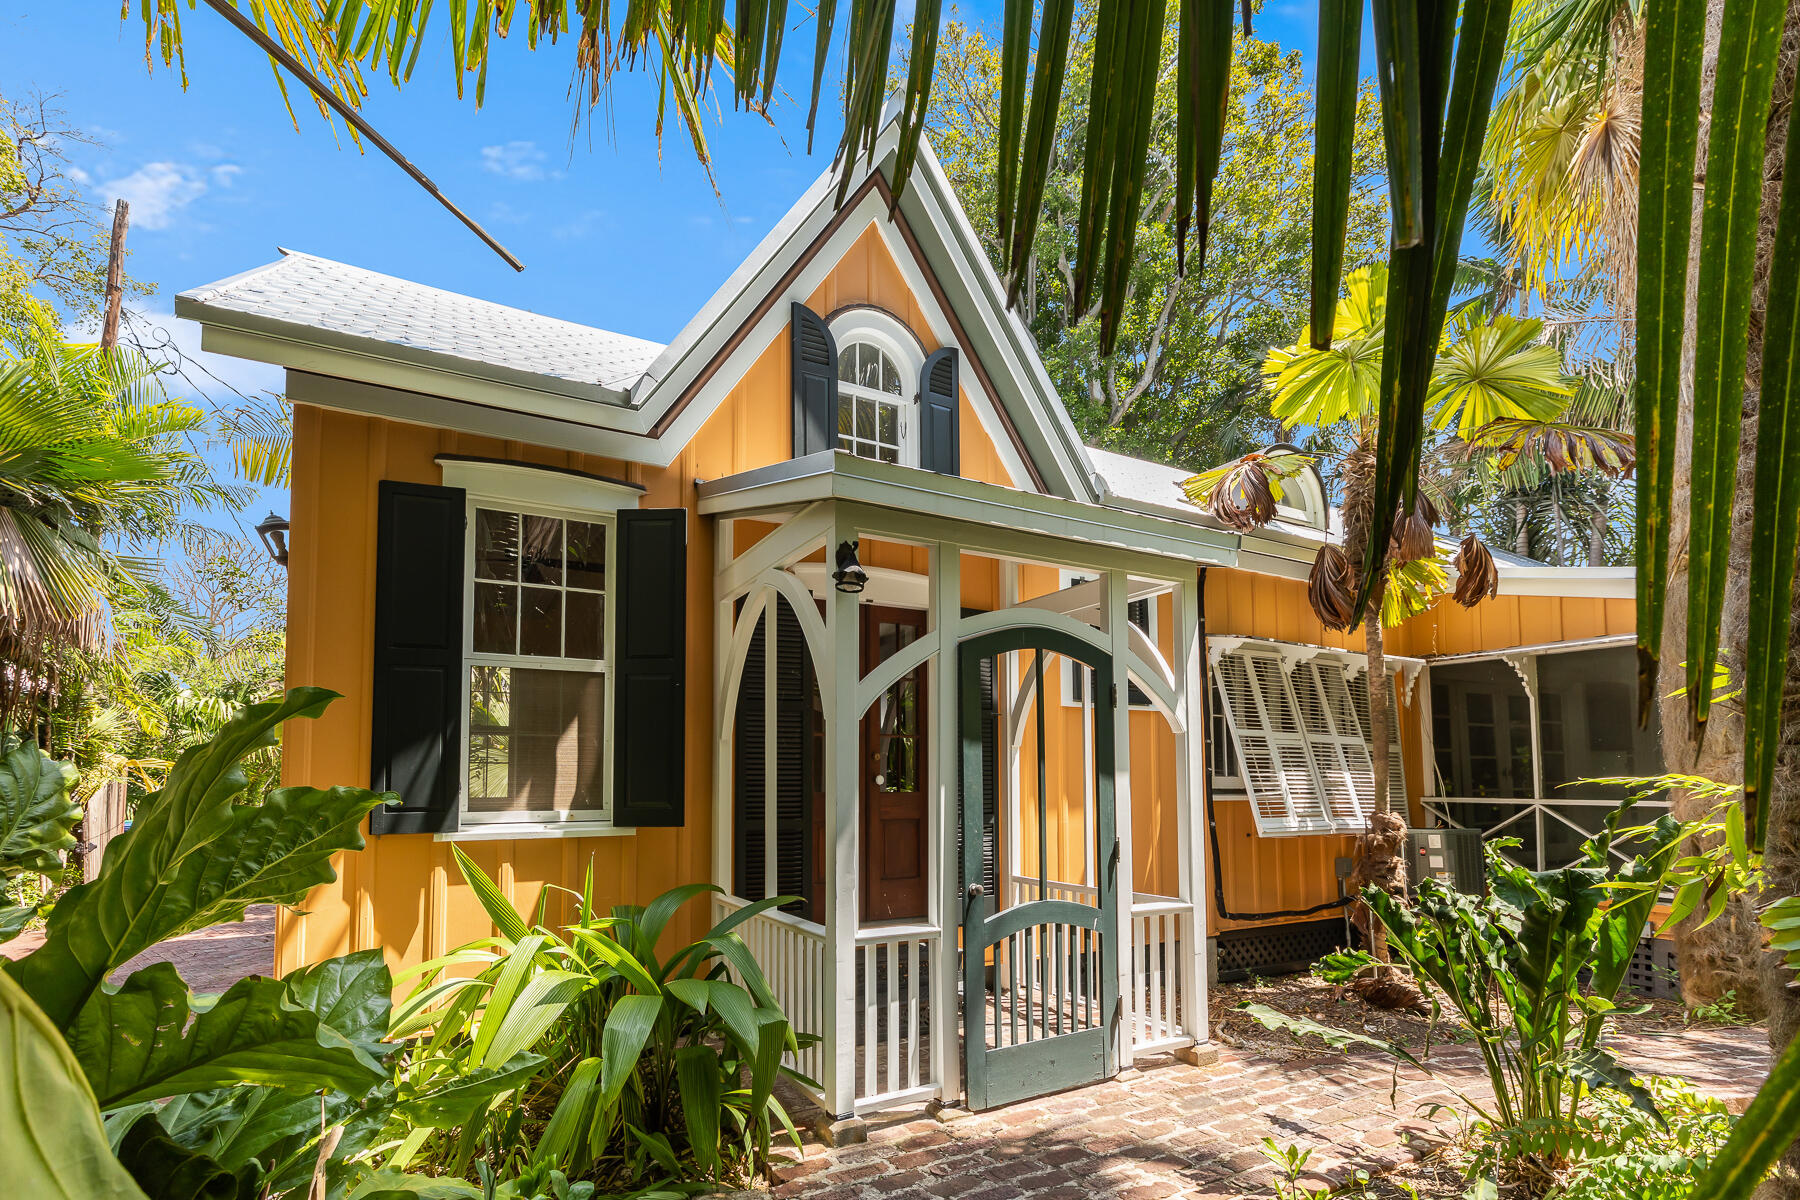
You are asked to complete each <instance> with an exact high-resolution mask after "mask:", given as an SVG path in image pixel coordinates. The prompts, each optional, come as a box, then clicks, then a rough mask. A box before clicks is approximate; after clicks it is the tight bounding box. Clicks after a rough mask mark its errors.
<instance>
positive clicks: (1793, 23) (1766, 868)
mask: <svg viewBox="0 0 1800 1200" xmlns="http://www.w3.org/2000/svg"><path fill="white" fill-rule="evenodd" d="M1714 7H1715V8H1716V7H1717V3H1716V0H1715V4H1714ZM1797 61H1800V0H1789V4H1788V10H1787V27H1786V28H1785V29H1784V30H1783V31H1782V38H1781V61H1780V65H1779V66H1778V68H1777V70H1776V74H1775V96H1774V104H1773V106H1772V112H1773V116H1772V117H1771V118H1770V120H1769V127H1768V131H1767V133H1766V135H1765V139H1766V140H1765V141H1764V143H1763V146H1764V149H1763V180H1764V183H1763V200H1762V212H1761V214H1760V216H1761V226H1762V228H1761V231H1760V240H1759V244H1758V254H1757V263H1756V268H1757V285H1758V286H1757V289H1756V292H1755V298H1754V300H1753V301H1752V303H1753V304H1754V306H1755V307H1754V309H1753V311H1752V314H1751V321H1750V360H1749V361H1750V372H1749V376H1750V377H1749V378H1748V379H1747V380H1746V381H1745V384H1746V387H1745V400H1744V411H1745V416H1746V421H1747V420H1748V416H1749V413H1750V412H1751V411H1752V410H1753V409H1754V408H1755V407H1756V403H1755V401H1756V400H1760V399H1761V390H1762V372H1761V365H1762V340H1763V319H1762V318H1763V308H1764V304H1765V297H1766V295H1767V292H1766V286H1767V284H1766V280H1767V271H1768V247H1769V243H1770V241H1771V239H1772V237H1773V233H1774V225H1775V211H1776V204H1777V197H1778V196H1779V192H1780V187H1781V183H1780V181H1781V179H1782V176H1783V174H1784V169H1785V167H1786V162H1785V150H1786V145H1787V123H1788V121H1789V120H1791V119H1792V106H1793V101H1794V93H1795V78H1794V73H1795V64H1796V62H1797ZM1771 172H1773V174H1771ZM1771 181H1773V182H1771ZM1750 441H1751V444H1752V447H1754V443H1755V439H1754V437H1752V438H1750ZM1753 485H1754V481H1753V480H1752V479H1749V478H1745V477H1740V478H1739V480H1738V485H1737V489H1738V490H1737V496H1736V498H1735V499H1736V501H1737V506H1736V507H1737V512H1735V513H1734V514H1733V515H1734V519H1735V520H1737V521H1739V522H1741V523H1744V524H1747V522H1746V521H1744V515H1745V509H1746V508H1747V505H1748V499H1749V496H1750V491H1751V489H1752V487H1753ZM1735 547H1736V537H1735V532H1734V536H1733V548H1734V550H1735ZM1788 605H1789V618H1790V620H1791V621H1792V622H1793V623H1792V624H1790V626H1789V628H1788V662H1787V673H1786V675H1785V677H1784V678H1783V679H1782V681H1781V683H1782V686H1781V690H1782V719H1781V725H1780V730H1781V732H1780V741H1779V743H1778V744H1777V746H1776V749H1775V778H1774V785H1773V786H1772V787H1771V788H1770V789H1769V826H1768V834H1767V838H1766V840H1765V841H1764V844H1763V872H1764V881H1765V885H1766V888H1767V891H1766V894H1765V897H1764V898H1765V899H1769V900H1773V899H1775V898H1777V897H1781V896H1793V895H1800V709H1797V708H1796V707H1795V702H1796V700H1797V699H1800V590H1796V591H1795V592H1794V593H1792V594H1790V596H1789V598H1788ZM1755 933H1756V934H1757V935H1758V936H1757V941H1756V944H1757V945H1758V946H1759V947H1760V946H1761V944H1762V941H1761V936H1760V934H1761V930H1760V929H1757V930H1756V931H1755ZM1759 957H1760V961H1759V962H1758V964H1757V975H1758V978H1759V981H1760V982H1761V985H1762V987H1761V993H1762V1001H1763V1007H1764V1008H1765V1009H1766V1010H1767V1014H1768V1020H1769V1046H1770V1048H1771V1049H1772V1050H1774V1051H1775V1053H1776V1054H1780V1053H1781V1052H1782V1051H1783V1050H1785V1049H1786V1048H1787V1045H1788V1043H1789V1042H1790V1041H1791V1040H1792V1039H1793V1038H1794V1036H1795V1034H1796V1033H1800V994H1797V993H1796V991H1795V989H1794V987H1793V983H1794V972H1793V971H1792V970H1791V969H1789V967H1788V966H1787V964H1786V963H1785V962H1784V961H1783V959H1782V956H1781V955H1779V954H1775V953H1772V952H1770V951H1768V950H1763V951H1762V953H1761V955H1760V956H1759ZM1757 1196H1758V1197H1759V1198H1764V1197H1766V1198H1771V1200H1796V1198H1800V1142H1796V1143H1795V1144H1794V1145H1792V1146H1789V1147H1788V1149H1787V1153H1786V1154H1784V1155H1783V1156H1782V1159H1781V1162H1780V1163H1779V1164H1778V1166H1777V1168H1776V1173H1775V1174H1774V1175H1773V1176H1771V1177H1770V1179H1769V1180H1768V1181H1767V1182H1766V1183H1764V1184H1763V1185H1762V1186H1761V1188H1759V1189H1758V1191H1757Z"/></svg>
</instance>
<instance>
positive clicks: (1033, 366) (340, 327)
mask: <svg viewBox="0 0 1800 1200" xmlns="http://www.w3.org/2000/svg"><path fill="white" fill-rule="evenodd" d="M898 139H899V122H898V113H897V111H896V113H895V114H894V118H893V119H891V120H890V121H888V122H887V124H886V126H885V128H884V130H883V132H882V134H881V136H880V137H879V138H878V139H877V142H876V146H875V151H874V154H873V155H872V156H871V158H870V159H867V160H862V161H860V162H859V163H858V165H857V167H856V169H855V171H854V173H853V174H852V176H851V179H850V183H849V189H848V199H847V200H846V202H845V203H844V204H843V205H841V206H840V205H838V204H837V188H838V182H839V181H838V178H837V176H836V174H835V173H834V171H833V170H831V169H827V170H826V171H824V172H822V173H821V174H820V175H819V177H818V179H816V180H815V181H814V182H813V184H812V186H811V187H809V188H808V189H807V190H806V192H805V193H804V194H802V195H801V197H800V198H799V200H798V201H797V202H796V203H795V204H794V205H793V207H792V208H791V209H790V210H789V211H788V213H787V214H786V215H785V216H784V217H783V218H782V219H781V220H780V221H779V222H778V223H777V224H776V225H775V227H774V228H773V229H772V230H770V232H769V234H768V235H767V236H766V237H764V238H763V240H762V242H761V243H759V244H758V246H757V247H756V249H755V250H754V251H752V252H751V254H750V256H749V257H748V258H746V259H745V260H744V262H743V263H742V264H741V265H740V266H739V267H738V269H737V270H736V271H735V272H733V274H732V275H731V277H730V278H729V279H727V280H726V281H725V283H724V284H723V285H722V286H721V287H720V288H719V289H718V290H717V291H716V292H715V293H714V294H713V296H712V297H711V298H710V299H709V300H708V301H707V302H706V304H704V305H702V306H701V308H700V310H699V311H698V312H697V313H696V314H695V315H694V317H693V319H691V320H690V321H689V322H688V323H687V325H686V326H684V327H683V329H682V330H681V331H680V333H678V334H677V335H676V337H675V338H674V340H673V341H671V342H670V343H669V344H668V345H667V346H660V345H658V344H656V343H654V342H649V341H645V340H643V339H639V338H632V337H627V336H625V335H623V334H617V333H612V332H609V331H606V330H601V329H595V328H592V327H590V326H586V325H582V324H579V323H576V322H571V321H561V320H557V319H556V318H552V317H545V316H542V315H540V314H536V313H530V312H526V311H524V310H521V309H516V308H510V307H508V306H506V305H500V304H494V303H491V302H489V301H484V300H479V299H475V298H472V297H468V296H462V295H458V294H456V293H453V292H447V291H443V290H441V289H437V288H431V287H426V286H424V285H422V284H417V283H412V282H410V281H407V280H403V279H396V278H394V277H392V276H388V275H382V274H380V273H378V272H374V271H367V270H364V269H363V268H360V267H352V266H349V265H347V264H343V263H334V262H332V261H330V260H329V259H323V258H318V257H315V256H312V255H300V254H292V253H288V252H285V251H284V252H283V254H284V257H283V258H282V259H281V260H278V261H277V262H274V263H271V264H268V265H267V266H264V267H260V268H257V269H256V270H253V271H250V272H247V273H245V274H243V275H239V276H236V277H234V278H232V279H227V280H223V281H221V282H219V283H215V284H210V285H208V286H206V287H202V288H196V289H194V290H192V291H188V292H184V293H182V294H181V295H179V296H177V297H176V301H175V312H176V315H177V316H181V317H186V318H190V319H193V320H196V321H199V322H200V323H201V324H202V325H203V326H204V327H205V330H204V338H203V342H202V344H203V345H204V346H205V347H206V348H207V349H208V350H216V351H218V352H221V353H228V354H236V355H238V356H240V357H245V358H253V359H260V360H261V361H265V362H271V363H274V364H276V365H279V366H284V367H288V368H290V369H293V370H297V371H304V372H308V373H311V374H314V375H320V376H326V377H332V378H336V379H340V380H348V381H351V382H352V384H357V383H360V384H373V385H376V386H378V387H381V388H388V389H397V390H399V391H402V392H405V393H410V394H412V395H413V398H412V399H409V400H407V401H406V402H405V406H406V411H407V412H408V413H409V414H411V419H418V420H427V421H429V422H431V423H434V424H441V425H444V426H446V427H450V428H464V429H468V430H470V431H472V432H480V433H488V434H496V433H499V434H502V435H503V436H512V437H517V438H519V439H521V440H526V441H538V442H543V443H546V444H554V445H562V446H567V447H569V448H571V449H579V450H584V451H588V452H590V453H598V454H604V455H608V456H616V457H621V458H626V459H629V460H632V461H636V462H644V463H648V464H650V465H653V466H666V465H667V464H668V463H670V462H672V461H673V460H674V458H675V456H676V455H677V454H678V453H680V451H681V449H682V448H683V447H684V446H685V445H686V443H687V441H688V440H689V439H690V438H691V437H692V436H693V434H694V433H695V432H697V431H698V429H699V428H700V426H701V424H703V423H704V421H705V419H706V417H708V416H710V415H711V413H712V412H713V411H714V410H715V409H716V408H717V406H718V404H719V403H721V402H722V400H723V397H724V393H725V392H726V391H727V390H728V386H726V385H728V383H729V381H732V380H735V378H736V377H738V376H740V375H741V374H742V371H743V369H745V368H746V367H747V366H748V363H749V362H750V361H752V360H753V358H754V356H755V355H756V354H758V353H760V352H761V351H762V350H763V349H765V348H766V347H767V345H768V344H769V342H770V341H772V340H773V338H774V337H775V336H777V335H778V334H779V332H780V330H781V329H782V328H783V327H785V324H786V321H787V303H786V302H787V301H789V300H802V301H803V300H804V299H805V298H806V297H807V296H809V295H810V294H811V292H812V290H813V288H814V287H816V286H817V283H818V281H819V280H820V279H822V278H823V276H824V274H825V273H827V272H828V271H829V270H830V268H831V267H832V266H833V265H835V262H836V260H837V257H838V256H839V254H841V251H842V249H843V247H844V245H846V244H847V243H848V241H853V240H854V239H855V238H856V237H858V236H860V235H861V234H862V233H863V232H864V231H865V230H867V229H868V228H869V227H870V225H871V224H873V225H874V226H875V227H876V228H877V229H878V230H880V232H881V234H882V236H883V238H884V240H886V241H887V242H888V245H889V249H890V252H891V253H892V256H893V257H894V259H895V260H896V262H897V263H898V264H899V265H900V267H901V269H902V273H903V275H905V276H906V277H907V281H908V285H909V286H910V287H911V288H912V289H913V291H914V293H915V295H916V297H917V299H918V302H919V307H920V309H921V310H922V311H923V312H924V313H925V316H926V320H927V322H928V323H929V324H931V325H932V329H931V333H932V335H933V337H934V339H935V340H936V341H937V342H938V343H939V344H940V345H956V346H957V347H959V348H960V349H961V350H962V352H963V355H964V358H965V361H966V362H967V364H968V367H969V370H967V371H966V372H965V374H964V387H965V389H966V390H967V391H969V392H970V393H971V396H972V398H973V399H975V401H976V408H977V412H978V414H979V415H980V416H981V417H982V418H983V424H984V425H986V424H988V422H989V418H990V417H991V418H992V419H993V422H994V426H995V427H990V428H989V433H990V435H992V436H994V437H995V441H996V444H997V445H999V446H1000V448H1001V452H1002V456H1003V458H1006V459H1008V460H1009V461H1011V463H1012V464H1013V466H1012V468H1011V469H1012V470H1013V472H1014V474H1015V477H1021V480H1022V482H1023V479H1022V476H1024V475H1028V476H1029V477H1030V478H1029V485H1031V486H1035V487H1036V488H1037V489H1038V490H1042V491H1047V492H1050V493H1053V494H1056V495H1061V496H1064V497H1066V498H1069V499H1079V500H1086V501H1093V500H1096V499H1098V497H1099V490H1098V484H1097V481H1096V480H1095V479H1094V476H1093V468H1092V465H1091V464H1090V463H1089V462H1088V460H1087V457H1086V451H1085V449H1084V448H1083V447H1082V445H1081V441H1080V438H1079V436H1078V435H1077V434H1076V431H1075V427H1074V424H1073V423H1072V422H1071V421H1070V420H1069V416H1068V413H1067V412H1066V411H1065V410H1064V409H1063V406H1062V402H1061V398H1060V397H1059V396H1058V394H1057V391H1056V388H1055V386H1054V384H1052V382H1051V380H1050V378H1049V375H1048V373H1047V372H1046V371H1045V370H1044V366H1043V363H1042V362H1041V361H1040V360H1039V357H1038V352H1037V345H1036V342H1035V340H1034V339H1033V338H1032V336H1031V333H1030V331H1029V330H1028V329H1027V328H1026V327H1025V325H1024V323H1023V321H1022V320H1021V319H1020V318H1019V316H1018V314H1017V313H1014V312H1011V311H1009V310H1008V309H1007V308H1006V305H1005V291H1004V289H1003V287H1002V285H1001V283H1000V280H999V277H998V276H997V275H996V274H995V272H994V270H993V267H992V266H991V265H990V264H989V262H988V260H987V256H986V254H985V252H984V251H983V250H982V248H981V245H980V243H979V241H978V240H977V238H976V235H975V232H974V229H973V227H972V226H971V225H970V224H969V221H968V218H967V216H966V215H965V214H964V213H963V211H962V209H961V207H960V205H959V204H958V202H957V200H956V197H955V194H954V192H953V191H952V189H951V187H950V184H949V180H948V179H947V178H946V177H945V175H944V172H943V168H942V166H941V165H940V164H939V163H938V161H937V158H936V156H935V155H933V154H932V153H931V150H930V147H929V146H928V145H923V144H922V145H921V147H920V155H919V160H918V164H917V166H916V167H915V169H914V171H913V174H912V180H911V183H910V185H909V186H908V188H907V192H906V195H905V196H904V197H903V198H901V200H900V202H899V203H898V205H896V204H895V203H894V197H893V194H892V191H891V188H890V184H889V179H890V177H891V175H892V171H893V164H894V158H895V152H896V148H897V145H898ZM345 394H346V396H347V397H351V398H350V399H347V400H346V401H345V402H346V403H355V404H361V403H363V402H364V400H365V399H367V398H368V395H369V393H368V389H357V388H354V387H352V388H349V389H347V390H346V393H345ZM356 397H362V399H356Z"/></svg>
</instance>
